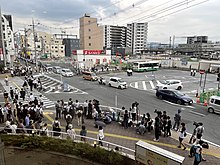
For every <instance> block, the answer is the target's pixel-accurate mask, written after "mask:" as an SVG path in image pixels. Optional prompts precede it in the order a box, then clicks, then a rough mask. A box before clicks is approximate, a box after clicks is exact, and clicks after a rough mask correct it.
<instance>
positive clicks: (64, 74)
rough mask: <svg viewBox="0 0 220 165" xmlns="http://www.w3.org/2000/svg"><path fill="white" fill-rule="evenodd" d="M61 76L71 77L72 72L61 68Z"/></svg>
mask: <svg viewBox="0 0 220 165" xmlns="http://www.w3.org/2000/svg"><path fill="white" fill-rule="evenodd" d="M61 75H62V76H66V77H72V76H73V72H72V71H71V70H70V69H65V68H63V69H62V70H61Z"/></svg>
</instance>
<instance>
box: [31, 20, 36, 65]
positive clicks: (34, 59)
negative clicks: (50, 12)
mask: <svg viewBox="0 0 220 165" xmlns="http://www.w3.org/2000/svg"><path fill="white" fill-rule="evenodd" d="M32 27H33V36H34V55H35V57H34V61H35V66H37V50H36V37H35V29H34V19H33V18H32Z"/></svg>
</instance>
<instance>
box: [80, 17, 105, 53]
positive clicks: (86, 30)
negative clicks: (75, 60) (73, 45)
mask: <svg viewBox="0 0 220 165" xmlns="http://www.w3.org/2000/svg"><path fill="white" fill-rule="evenodd" d="M79 30H80V31H79V35H80V49H84V50H102V49H103V28H102V26H99V25H98V23H97V18H91V17H90V16H89V15H86V14H85V16H83V17H81V18H80V29H79Z"/></svg>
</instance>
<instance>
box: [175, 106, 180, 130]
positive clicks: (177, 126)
mask: <svg viewBox="0 0 220 165" xmlns="http://www.w3.org/2000/svg"><path fill="white" fill-rule="evenodd" d="M181 111H182V108H181V109H178V111H177V113H176V114H175V116H174V125H173V129H174V130H176V131H178V129H179V125H180V122H181Z"/></svg>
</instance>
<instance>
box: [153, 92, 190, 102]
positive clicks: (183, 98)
mask: <svg viewBox="0 0 220 165" xmlns="http://www.w3.org/2000/svg"><path fill="white" fill-rule="evenodd" d="M156 96H157V98H159V99H161V100H162V99H164V100H167V101H170V102H174V103H177V104H180V105H182V104H188V105H191V104H192V103H193V99H192V98H191V97H189V96H188V95H186V94H184V93H182V92H180V91H177V90H174V89H158V90H157V91H156Z"/></svg>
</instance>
